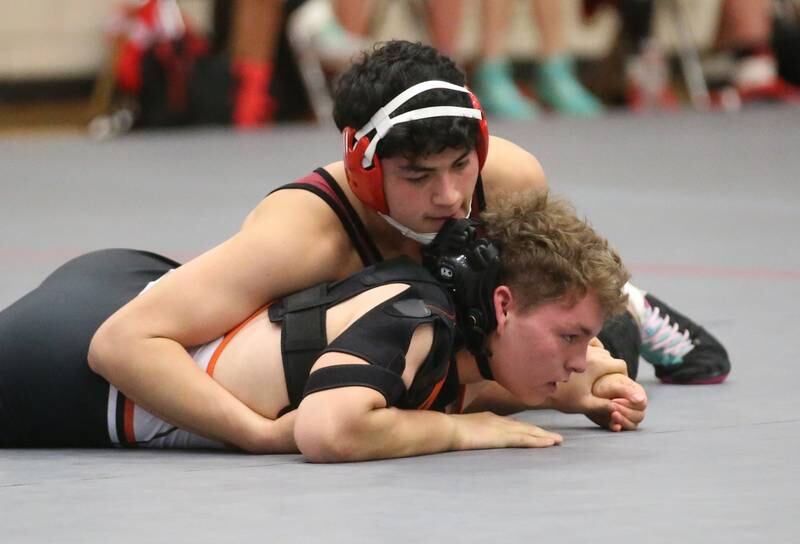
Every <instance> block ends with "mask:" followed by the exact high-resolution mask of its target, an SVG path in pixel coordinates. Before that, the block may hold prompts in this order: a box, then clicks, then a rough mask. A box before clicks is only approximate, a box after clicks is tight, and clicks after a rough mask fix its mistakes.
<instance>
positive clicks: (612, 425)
mask: <svg viewBox="0 0 800 544" xmlns="http://www.w3.org/2000/svg"><path fill="white" fill-rule="evenodd" d="M592 394H593V395H594V397H595V398H598V399H607V400H608V401H610V404H609V405H608V406H602V403H601V405H600V406H599V407H598V409H597V410H596V411H594V412H592V413H587V414H586V416H587V417H588V418H589V419H591V420H592V421H594V422H595V423H597V424H598V425H600V426H601V427H607V428H608V429H610V430H612V431H615V432H618V431H633V430H635V429H636V428H637V427H638V426H639V424H640V423H641V422H642V420H643V419H644V412H645V410H646V409H647V394H646V393H645V391H644V388H643V387H642V386H641V385H639V384H638V383H636V382H635V381H633V380H631V379H630V378H628V377H627V376H625V375H624V374H606V375H605V376H602V377H600V378H599V379H598V380H596V381H595V382H594V385H593V386H592Z"/></svg>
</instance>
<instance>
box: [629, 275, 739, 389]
mask: <svg viewBox="0 0 800 544" xmlns="http://www.w3.org/2000/svg"><path fill="white" fill-rule="evenodd" d="M628 285H629V286H630V287H629V288H628V286H626V292H627V293H628V296H629V300H630V301H631V306H632V307H633V308H634V309H635V310H636V313H637V314H638V316H637V317H638V322H639V330H640V332H641V335H642V348H641V356H642V357H644V359H645V360H646V361H647V362H649V363H651V364H652V365H653V366H654V367H655V371H656V376H657V377H658V379H659V380H661V381H662V382H664V383H672V384H684V385H690V384H691V385H700V384H715V383H722V382H723V381H724V380H725V378H726V377H727V376H728V373H729V372H730V371H731V363H730V360H729V359H728V353H727V352H726V351H725V348H724V347H723V346H722V344H721V343H720V342H719V340H717V339H716V338H714V337H713V336H711V335H710V334H709V333H708V332H707V331H706V330H705V329H704V328H703V327H701V326H700V325H698V324H697V323H695V322H693V321H692V320H691V319H689V318H688V317H686V316H685V315H683V314H681V313H680V312H677V311H676V310H674V309H673V308H671V307H669V306H668V305H667V304H665V303H664V302H662V301H661V300H659V299H657V298H656V297H654V296H653V295H650V294H646V293H643V292H642V291H640V290H638V289H637V288H636V287H633V286H631V285H630V284H628ZM636 291H638V293H636ZM637 294H638V295H639V296H637Z"/></svg>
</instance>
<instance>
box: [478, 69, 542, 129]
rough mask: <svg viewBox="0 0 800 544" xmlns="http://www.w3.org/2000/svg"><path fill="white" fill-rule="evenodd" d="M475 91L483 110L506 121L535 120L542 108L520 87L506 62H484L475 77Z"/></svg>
mask: <svg viewBox="0 0 800 544" xmlns="http://www.w3.org/2000/svg"><path fill="white" fill-rule="evenodd" d="M472 90H473V92H474V93H475V94H476V95H477V96H478V100H480V102H481V106H482V107H483V110H484V111H485V112H486V113H487V114H489V115H491V116H494V117H499V118H503V119H528V120H529V119H534V118H536V116H537V115H538V113H539V108H538V107H537V106H536V104H535V103H534V102H532V101H531V100H529V99H527V98H526V97H525V96H523V95H522V93H521V92H520V91H519V89H518V88H517V86H516V84H515V83H514V79H513V77H512V76H511V63H509V62H508V61H507V60H499V61H488V62H483V63H481V65H480V66H479V67H478V69H477V71H476V72H475V75H474V77H473V85H472Z"/></svg>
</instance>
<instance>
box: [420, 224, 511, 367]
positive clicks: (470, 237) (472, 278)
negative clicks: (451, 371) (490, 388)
mask: <svg viewBox="0 0 800 544" xmlns="http://www.w3.org/2000/svg"><path fill="white" fill-rule="evenodd" d="M479 228H480V223H479V222H478V221H475V220H473V219H449V220H448V221H447V222H446V223H445V224H444V225H443V226H442V229H441V230H440V231H439V234H438V235H437V236H436V238H435V239H434V240H433V242H432V243H431V244H429V245H427V246H425V247H424V248H423V250H422V264H423V265H424V266H425V268H427V269H428V271H429V272H430V273H431V274H433V275H434V277H436V278H437V279H438V280H439V281H441V282H442V283H443V284H445V285H446V286H447V287H448V288H449V289H450V292H451V294H452V296H453V299H454V300H455V303H456V322H457V324H458V330H459V332H460V333H461V335H462V337H463V342H464V345H465V346H466V348H467V349H468V350H469V351H470V352H471V353H472V354H473V355H474V356H475V359H476V361H477V362H478V369H479V370H480V373H481V376H483V377H484V378H486V379H487V380H491V379H493V376H492V369H491V367H490V365H489V357H491V355H492V354H491V352H490V351H489V349H488V348H487V346H486V337H487V336H488V335H489V333H491V332H492V331H493V330H494V329H495V327H497V319H496V318H495V313H494V302H493V294H494V289H495V287H497V285H498V283H499V281H500V271H501V263H500V247H499V246H498V244H497V243H496V242H494V241H492V240H488V239H486V238H483V237H480V236H479V233H478V229H479Z"/></svg>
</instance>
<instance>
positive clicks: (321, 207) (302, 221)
mask: <svg viewBox="0 0 800 544" xmlns="http://www.w3.org/2000/svg"><path fill="white" fill-rule="evenodd" d="M331 166H333V165H328V166H326V167H325V170H327V171H329V172H330V171H331V170H332V168H331ZM338 221H339V220H338V217H337V216H336V213H335V212H334V210H333V209H332V208H331V206H330V205H329V204H328V203H327V202H325V201H324V200H323V199H322V198H321V197H320V196H319V195H317V194H316V193H314V192H312V191H310V190H306V189H302V188H281V189H279V190H275V191H273V192H271V193H269V194H268V195H267V196H266V197H264V198H263V199H261V201H260V202H259V203H258V204H257V205H256V206H255V208H253V210H252V211H251V212H250V213H249V214H248V216H247V218H246V219H245V221H244V224H243V227H244V228H247V227H250V226H253V225H261V224H267V223H275V222H281V223H286V224H291V225H294V226H300V225H305V226H306V227H308V228H311V229H314V230H317V229H328V228H329V227H330V226H331V225H334V224H337V223H338Z"/></svg>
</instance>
